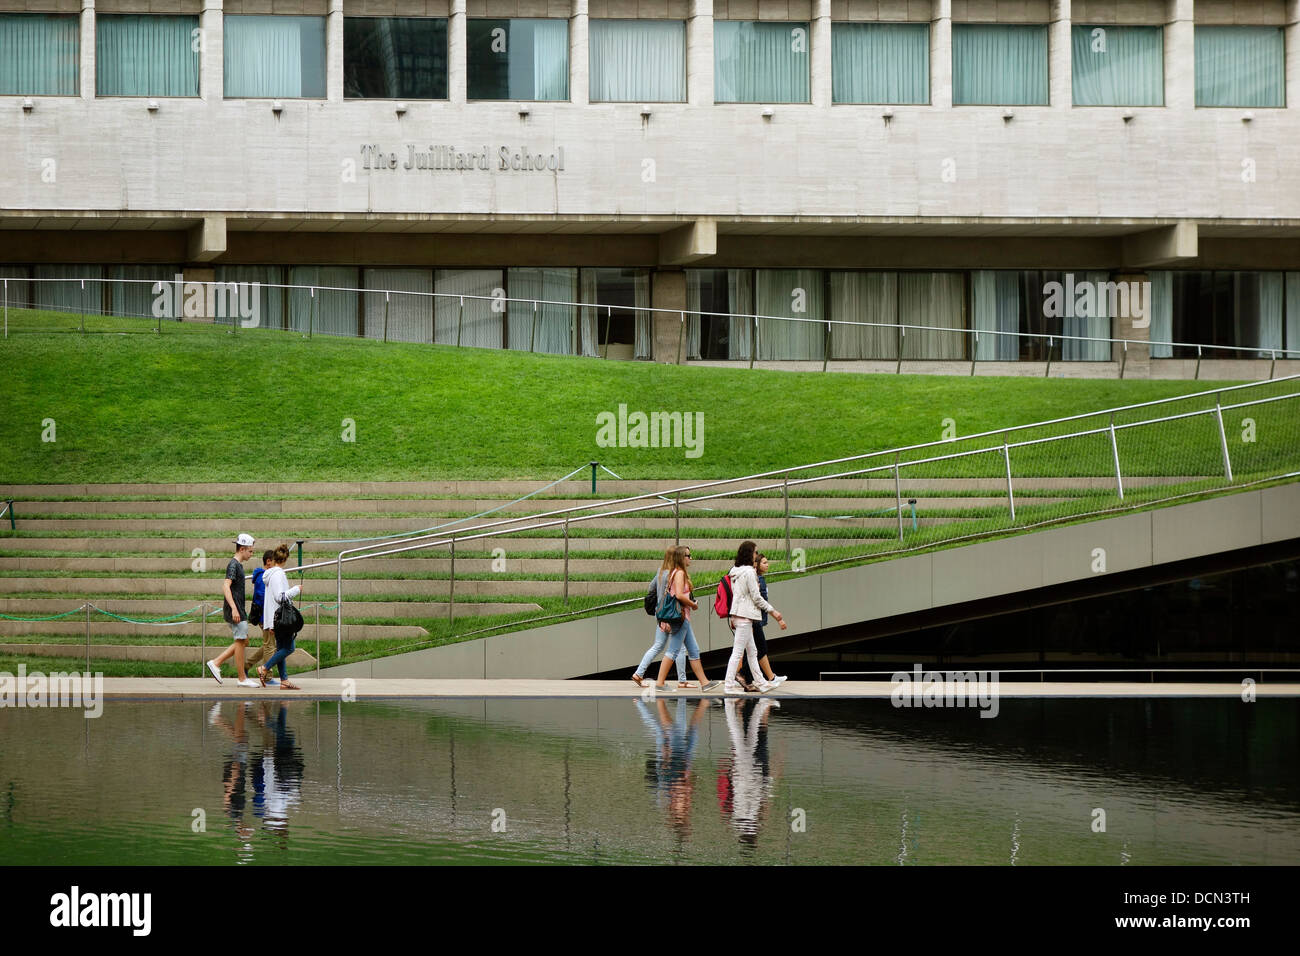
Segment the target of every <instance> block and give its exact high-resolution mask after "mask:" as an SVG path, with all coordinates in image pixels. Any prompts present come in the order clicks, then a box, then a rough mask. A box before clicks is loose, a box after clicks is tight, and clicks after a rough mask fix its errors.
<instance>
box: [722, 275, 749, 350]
mask: <svg viewBox="0 0 1300 956" xmlns="http://www.w3.org/2000/svg"><path fill="white" fill-rule="evenodd" d="M727 302H728V303H729V304H730V305H729V311H730V312H731V313H732V315H733V316H735V318H731V319H728V320H727V322H728V325H729V326H730V328H728V329H727V358H729V359H747V358H749V357H750V344H751V342H752V341H753V338H754V320H753V319H752V318H751V316H752V315H753V314H754V270H753V269H728V270H727Z"/></svg>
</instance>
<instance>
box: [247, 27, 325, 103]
mask: <svg viewBox="0 0 1300 956" xmlns="http://www.w3.org/2000/svg"><path fill="white" fill-rule="evenodd" d="M309 19H313V20H321V21H322V23H323V20H324V18H323V17H310V18H309V17H286V16H227V17H225V19H224V21H223V24H224V29H225V39H224V41H223V48H222V50H223V53H222V55H223V60H224V63H225V87H226V89H225V95H226V96H228V97H255V96H261V97H274V96H279V97H285V98H289V97H298V96H303V95H304V92H303V80H304V77H303V68H304V63H303V56H302V54H303V32H304V30H306V29H308V27H307V26H306V25H305V24H304V23H303V21H305V20H309ZM323 29H324V28H323V26H322V27H321V31H322V33H321V35H322V37H323V36H324V33H323ZM313 32H314V31H313Z"/></svg>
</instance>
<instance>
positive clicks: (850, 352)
mask: <svg viewBox="0 0 1300 956" xmlns="http://www.w3.org/2000/svg"><path fill="white" fill-rule="evenodd" d="M831 318H832V319H833V320H835V321H836V322H864V323H877V324H871V325H832V326H831V356H830V357H831V358H835V359H896V358H898V328H897V325H898V273H896V272H832V273H831Z"/></svg>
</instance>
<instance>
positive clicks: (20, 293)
mask: <svg viewBox="0 0 1300 956" xmlns="http://www.w3.org/2000/svg"><path fill="white" fill-rule="evenodd" d="M27 278H28V275H27V269H26V267H25V266H0V279H8V280H9V283H8V285H5V284H4V283H0V286H3V288H0V297H3V299H4V303H5V305H7V306H8V307H9V308H11V309H26V308H28V303H29V302H30V299H29V298H28V297H29V296H30V295H31V290H30V283H28V281H27Z"/></svg>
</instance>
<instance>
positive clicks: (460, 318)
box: [430, 295, 465, 348]
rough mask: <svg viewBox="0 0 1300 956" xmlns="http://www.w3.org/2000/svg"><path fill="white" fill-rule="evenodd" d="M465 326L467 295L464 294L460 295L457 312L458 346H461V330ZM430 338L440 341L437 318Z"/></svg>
mask: <svg viewBox="0 0 1300 956" xmlns="http://www.w3.org/2000/svg"><path fill="white" fill-rule="evenodd" d="M464 327H465V297H464V296H463V295H462V296H461V297H460V311H459V312H457V314H456V348H460V332H461V329H463V328H464ZM430 339H431V340H432V341H434V342H436V341H438V328H437V320H436V319H435V320H434V329H433V335H431V336H430Z"/></svg>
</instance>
